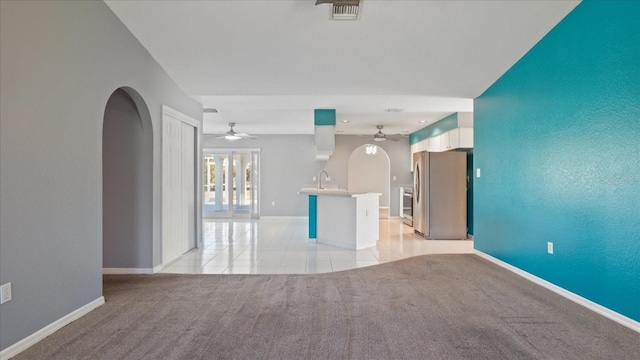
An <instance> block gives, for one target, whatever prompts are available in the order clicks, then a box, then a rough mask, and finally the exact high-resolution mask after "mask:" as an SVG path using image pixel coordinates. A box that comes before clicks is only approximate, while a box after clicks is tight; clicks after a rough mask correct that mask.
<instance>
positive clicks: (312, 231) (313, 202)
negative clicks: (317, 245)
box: [309, 195, 318, 239]
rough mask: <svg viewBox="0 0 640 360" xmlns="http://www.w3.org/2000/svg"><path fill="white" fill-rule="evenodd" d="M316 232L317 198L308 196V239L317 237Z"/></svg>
mask: <svg viewBox="0 0 640 360" xmlns="http://www.w3.org/2000/svg"><path fill="white" fill-rule="evenodd" d="M317 230H318V196H317V195H309V239H315V238H316V237H317V235H316V234H317Z"/></svg>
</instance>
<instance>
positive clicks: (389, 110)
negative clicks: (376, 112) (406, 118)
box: [384, 109, 404, 112]
mask: <svg viewBox="0 0 640 360" xmlns="http://www.w3.org/2000/svg"><path fill="white" fill-rule="evenodd" d="M403 111H404V109H384V112H403Z"/></svg>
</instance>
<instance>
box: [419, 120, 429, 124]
mask: <svg viewBox="0 0 640 360" xmlns="http://www.w3.org/2000/svg"><path fill="white" fill-rule="evenodd" d="M419 122H420V123H423V124H424V123H426V122H427V120H420V121H419Z"/></svg>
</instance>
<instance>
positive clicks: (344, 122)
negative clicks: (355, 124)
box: [340, 120, 349, 124]
mask: <svg viewBox="0 0 640 360" xmlns="http://www.w3.org/2000/svg"><path fill="white" fill-rule="evenodd" d="M340 122H342V123H343V124H346V123H348V122H349V120H340Z"/></svg>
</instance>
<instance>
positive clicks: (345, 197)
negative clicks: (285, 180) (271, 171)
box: [298, 188, 381, 250]
mask: <svg viewBox="0 0 640 360" xmlns="http://www.w3.org/2000/svg"><path fill="white" fill-rule="evenodd" d="M298 194H301V195H308V196H309V238H310V239H316V242H317V243H319V244H326V245H332V246H337V247H342V248H346V249H352V250H360V249H364V248H367V247H371V246H375V245H376V241H377V240H378V238H379V229H378V226H379V202H380V199H379V198H380V195H381V194H380V193H350V192H348V191H347V190H345V189H316V188H303V189H301V190H300V191H299V192H298Z"/></svg>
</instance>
